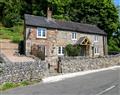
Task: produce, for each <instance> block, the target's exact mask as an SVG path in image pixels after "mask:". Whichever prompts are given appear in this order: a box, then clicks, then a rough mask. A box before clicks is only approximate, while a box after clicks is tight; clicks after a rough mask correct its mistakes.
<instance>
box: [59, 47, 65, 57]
mask: <svg viewBox="0 0 120 95" xmlns="http://www.w3.org/2000/svg"><path fill="white" fill-rule="evenodd" d="M58 55H64V47H62V46H60V47H58Z"/></svg>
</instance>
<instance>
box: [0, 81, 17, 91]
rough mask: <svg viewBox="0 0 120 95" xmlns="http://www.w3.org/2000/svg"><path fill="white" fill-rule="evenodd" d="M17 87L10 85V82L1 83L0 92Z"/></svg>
mask: <svg viewBox="0 0 120 95" xmlns="http://www.w3.org/2000/svg"><path fill="white" fill-rule="evenodd" d="M17 86H18V84H15V83H12V82H6V83H3V84H2V85H1V86H0V90H6V89H10V88H15V87H17Z"/></svg>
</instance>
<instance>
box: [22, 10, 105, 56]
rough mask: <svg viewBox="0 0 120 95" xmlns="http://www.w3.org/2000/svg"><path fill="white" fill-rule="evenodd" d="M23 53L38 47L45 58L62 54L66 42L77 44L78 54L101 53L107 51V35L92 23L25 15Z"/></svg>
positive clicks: (49, 15) (30, 51)
mask: <svg viewBox="0 0 120 95" xmlns="http://www.w3.org/2000/svg"><path fill="white" fill-rule="evenodd" d="M24 29H25V30H24V41H25V54H26V55H29V54H34V51H35V50H37V49H38V50H40V51H42V52H43V54H44V56H45V58H46V57H53V56H54V57H58V56H63V55H64V47H65V46H66V45H68V44H73V45H75V44H78V45H80V46H81V51H80V55H81V56H89V57H96V56H104V55H106V54H107V34H106V33H105V32H104V31H103V30H101V29H99V28H98V27H97V26H96V25H90V24H83V23H77V22H71V21H59V20H55V19H52V18H51V11H48V16H47V17H41V16H34V15H29V14H25V27H24Z"/></svg>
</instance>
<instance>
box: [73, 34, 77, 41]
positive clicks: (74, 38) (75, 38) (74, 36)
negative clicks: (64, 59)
mask: <svg viewBox="0 0 120 95" xmlns="http://www.w3.org/2000/svg"><path fill="white" fill-rule="evenodd" d="M72 40H77V33H76V32H72Z"/></svg>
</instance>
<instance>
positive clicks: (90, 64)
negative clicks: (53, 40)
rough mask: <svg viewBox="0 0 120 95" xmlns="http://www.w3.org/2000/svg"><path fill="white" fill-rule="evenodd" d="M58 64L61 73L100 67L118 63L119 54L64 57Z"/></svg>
mask: <svg viewBox="0 0 120 95" xmlns="http://www.w3.org/2000/svg"><path fill="white" fill-rule="evenodd" d="M60 65H61V70H62V71H61V72H62V73H72V72H78V71H86V70H93V69H100V68H106V67H110V66H115V65H120V55H116V56H107V57H103V58H83V57H64V58H62V60H61V63H60Z"/></svg>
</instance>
